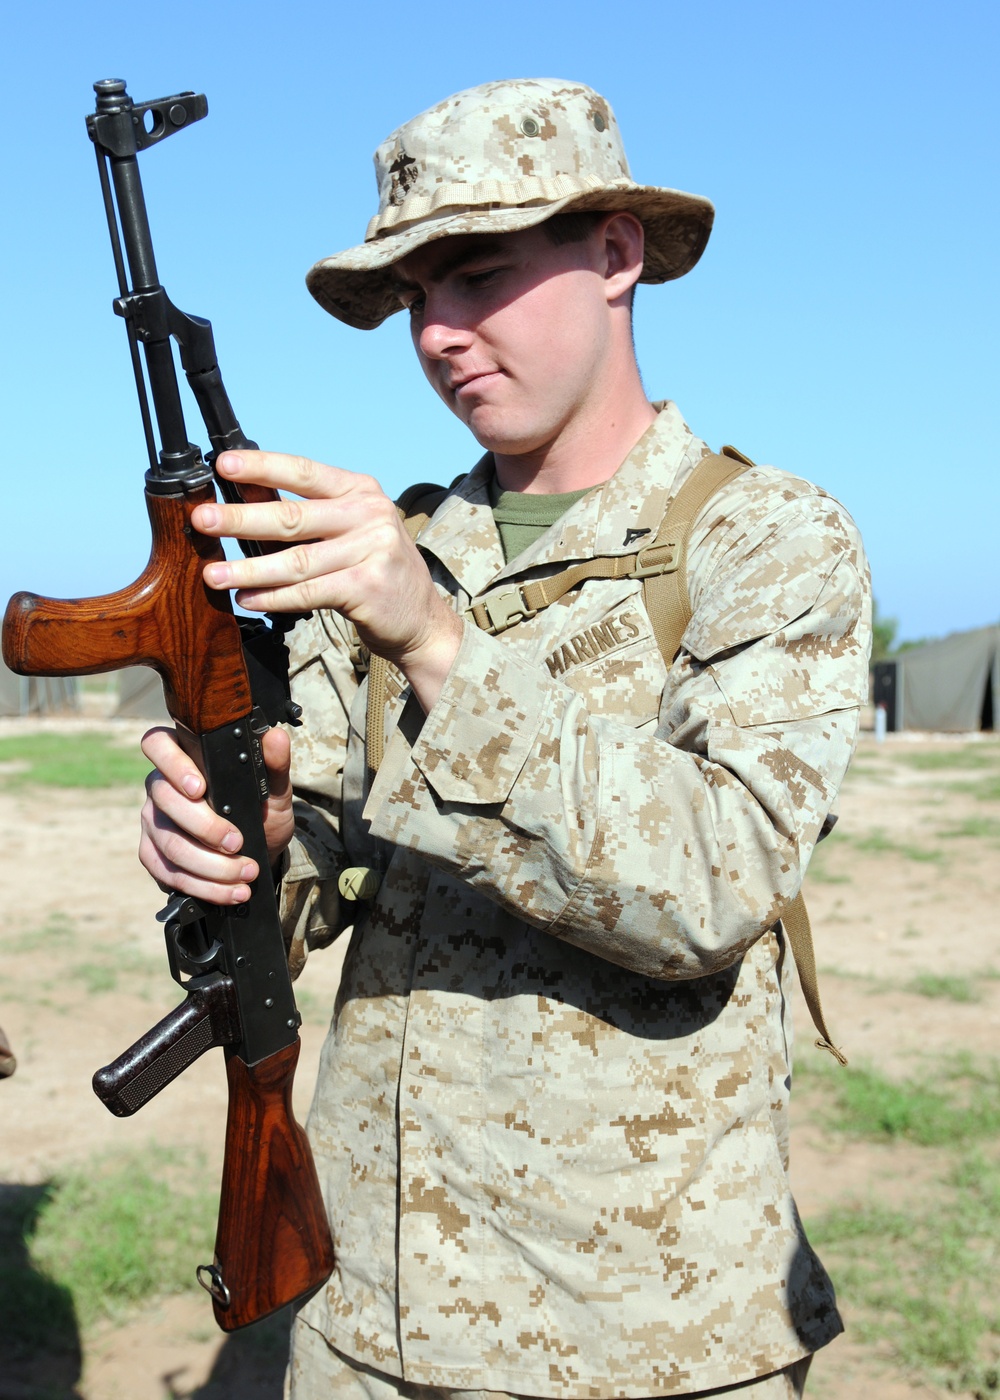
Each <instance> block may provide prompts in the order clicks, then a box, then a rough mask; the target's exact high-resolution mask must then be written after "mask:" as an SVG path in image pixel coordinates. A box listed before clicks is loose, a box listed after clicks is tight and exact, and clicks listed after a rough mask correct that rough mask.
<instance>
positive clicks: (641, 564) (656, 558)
mask: <svg viewBox="0 0 1000 1400" xmlns="http://www.w3.org/2000/svg"><path fill="white" fill-rule="evenodd" d="M685 533H686V532H685V531H684V530H683V528H682V530H681V532H680V536H679V538H677V539H669V540H657V541H656V542H655V543H654V544H648V545H646V547H645V549H640V550H639V553H638V554H637V555H636V556H635V565H634V566H633V568H632V569H631V571H630V572H629V578H656V577H657V575H659V574H672V573H674V572H675V571H676V570H677V569H678V568H679V567H680V562H681V540H682V539H683V537H684V534H685Z"/></svg>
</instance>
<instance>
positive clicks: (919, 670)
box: [875, 626, 1000, 732]
mask: <svg viewBox="0 0 1000 1400" xmlns="http://www.w3.org/2000/svg"><path fill="white" fill-rule="evenodd" d="M998 698H1000V626H993V627H977V628H976V629H975V630H974V631H972V632H953V633H952V634H951V636H949V637H942V638H941V640H940V641H938V642H927V643H926V645H924V646H922V647H914V648H913V650H912V651H904V652H903V653H902V654H901V655H900V656H896V657H893V659H892V660H891V661H880V662H878V664H877V665H876V667H875V703H876V704H877V705H884V706H885V708H886V718H887V727H888V728H889V729H890V730H894V729H930V730H939V731H944V732H949V731H954V732H960V731H963V730H978V729H995V728H996V705H997V700H998Z"/></svg>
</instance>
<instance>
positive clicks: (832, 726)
mask: <svg viewBox="0 0 1000 1400" xmlns="http://www.w3.org/2000/svg"><path fill="white" fill-rule="evenodd" d="M771 475H772V477H777V476H778V474H777V473H772V474H771ZM780 479H781V480H782V481H784V482H789V483H792V484H789V485H787V486H783V487H782V489H780V490H778V491H775V489H774V482H773V480H772V479H771V478H769V477H768V476H767V471H766V469H761V474H760V476H759V478H758V479H755V480H753V481H751V482H749V483H742V484H741V485H740V486H739V488H738V493H737V495H735V496H732V495H731V496H729V497H727V498H724V499H722V500H717V501H713V502H712V503H711V505H710V509H709V511H708V513H707V514H706V515H705V516H703V518H702V519H700V520H699V521H698V522H697V525H696V529H695V531H694V532H693V533H692V538H691V544H690V549H689V557H690V559H691V561H692V564H691V576H690V578H689V593H690V596H691V600H692V605H693V608H694V614H693V616H692V619H691V623H690V625H689V627H688V629H687V631H686V632H685V637H684V643H683V646H682V649H681V651H680V653H679V655H678V658H677V660H676V662H675V664H674V665H673V666H672V667H671V668H670V671H669V675H667V674H666V671H665V672H664V674H665V686H664V690H663V694H662V698H661V703H660V708H659V714H658V716H657V717H656V722H655V724H654V723H650V724H649V725H646V726H642V727H640V728H638V729H636V728H632V727H630V726H628V725H625V724H623V723H621V722H620V721H617V720H614V719H611V718H608V717H607V716H603V715H601V714H600V713H596V712H591V711H590V710H589V709H588V704H587V698H586V696H583V695H580V694H578V693H576V692H575V691H573V690H570V689H569V687H567V686H566V685H564V684H562V683H560V681H559V680H558V679H554V678H553V677H552V676H550V675H549V674H548V672H547V671H545V670H544V669H540V668H538V667H536V666H534V665H531V664H529V663H527V662H525V661H524V660H523V659H521V658H520V657H519V656H518V655H517V653H516V650H515V649H514V648H513V647H512V646H510V645H509V644H508V643H507V641H506V640H505V637H503V636H501V637H489V636H487V635H485V634H483V633H481V632H478V631H477V630H476V629H475V628H474V627H472V626H471V625H469V626H467V630H466V634H465V637H464V639H463V642H462V646H461V649H460V651H459V654H458V657H457V658H456V661H455V664H454V666H453V668H452V671H451V672H450V674H449V677H448V680H447V682H446V684H445V687H444V689H443V690H442V693H441V695H440V697H439V699H438V701H437V703H436V704H435V706H434V707H433V709H432V710H431V711H430V713H429V714H428V715H427V716H426V718H425V719H423V720H422V722H421V720H420V717H419V713H418V712H417V711H416V709H415V707H414V706H412V705H411V707H410V710H409V711H408V713H407V714H404V720H403V722H402V723H401V725H400V729H399V731H398V732H397V734H396V735H395V736H394V737H393V740H392V742H391V743H390V745H389V747H388V750H387V753H386V759H385V761H384V762H383V766H382V769H381V770H380V772H379V774H378V777H377V779H376V782H375V785H374V787H373V789H372V792H371V795H370V798H369V802H368V805H367V807H366V810H365V816H366V817H367V818H368V819H369V820H370V821H371V824H372V830H373V832H374V834H376V835H378V836H380V837H383V838H385V839H387V840H389V841H392V842H395V843H397V844H399V845H403V846H407V847H410V848H412V849H415V850H418V851H419V852H420V853H421V855H422V856H424V857H425V858H426V859H427V860H428V861H430V862H431V863H432V864H434V865H436V866H439V867H440V868H442V869H444V870H446V871H448V872H449V873H451V874H453V875H456V876H458V877H459V878H461V879H464V880H466V881H468V882H469V883H470V884H472V885H474V886H475V887H477V888H478V889H480V890H482V891H483V892H484V893H486V894H487V895H488V896H489V897H490V898H491V899H493V900H495V901H496V902H497V903H499V904H501V905H502V906H504V907H506V908H507V909H509V910H510V911H511V912H512V913H514V914H516V915H517V916H518V917H519V918H522V919H525V920H527V922H529V923H530V924H533V925H535V926H536V927H538V928H540V929H543V930H545V931H546V932H547V933H549V934H551V935H553V936H555V937H557V938H562V939H565V940H567V941H568V942H570V943H573V944H575V945H577V946H578V947H581V948H584V949H586V950H588V951H589V952H592V953H594V954H596V955H598V956H600V957H603V958H606V959H608V960H610V961H611V962H614V963H618V964H620V965H622V966H624V967H627V968H629V969H631V970H633V971H636V972H640V973H642V974H644V975H646V976H649V977H655V978H664V979H669V978H687V977H699V976H703V975H705V974H707V973H712V972H715V971H718V970H720V969H721V968H723V967H725V966H727V965H729V964H730V963H732V962H734V961H735V960H736V959H737V958H739V957H740V956H741V955H742V954H743V953H744V952H745V951H746V949H747V948H748V947H749V946H750V945H751V944H752V943H753V942H754V940H755V939H756V938H758V937H759V936H760V934H761V933H762V932H764V930H766V929H768V928H770V927H772V926H773V925H774V923H775V922H776V920H777V919H778V917H779V915H780V910H781V907H782V905H783V903H784V902H785V901H786V900H788V899H789V898H791V897H792V896H794V895H795V893H796V892H797V891H798V888H799V885H800V883H801V881H802V877H803V875H804V873H805V869H806V866H807V864H808V861H809V857H810V855H811V853H812V850H813V847H814V845H815V842H816V840H817V837H818V835H819V832H820V829H821V827H822V824H823V822H824V820H825V818H826V817H827V815H828V814H829V812H830V809H831V807H832V806H833V804H834V801H835V797H836V793H837V790H838V787H839V785H840V783H841V781H842V779H843V776H844V774H845V772H846V770H847V765H848V762H849V760H850V757H851V755H852V753H853V749H854V746H855V743H856V739H857V731H858V720H859V710H860V704H861V702H862V700H863V699H864V698H865V696H866V693H867V668H868V652H869V648H870V602H869V597H870V593H869V588H868V582H867V567H866V565H865V561H864V556H863V552H862V549H861V544H860V540H859V538H858V535H857V531H856V529H855V527H854V525H853V523H852V522H851V521H850V518H849V517H848V516H847V515H846V513H845V512H844V511H843V510H842V509H841V508H840V507H839V506H837V505H836V503H835V502H833V501H831V500H830V499H829V498H828V497H825V496H823V495H822V493H820V492H818V491H816V490H815V488H811V487H808V486H807V485H806V484H805V483H797V484H796V483H794V479H791V478H780ZM510 635H511V634H510V633H508V634H506V636H507V637H508V638H509V637H510ZM407 720H409V724H408V723H407Z"/></svg>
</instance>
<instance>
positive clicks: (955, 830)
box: [935, 817, 1000, 841]
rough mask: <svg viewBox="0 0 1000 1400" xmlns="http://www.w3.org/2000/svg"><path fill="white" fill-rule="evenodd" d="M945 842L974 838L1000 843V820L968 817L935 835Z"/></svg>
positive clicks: (943, 828)
mask: <svg viewBox="0 0 1000 1400" xmlns="http://www.w3.org/2000/svg"><path fill="white" fill-rule="evenodd" d="M935 835H937V836H939V837H941V838H942V839H943V840H946V841H950V840H952V839H954V838H955V837H963V836H972V837H978V838H980V839H985V840H987V841H1000V820H998V819H997V818H996V817H966V818H965V820H964V821H962V822H958V823H957V824H956V825H955V826H946V827H942V829H941V830H940V831H938V832H936V833H935Z"/></svg>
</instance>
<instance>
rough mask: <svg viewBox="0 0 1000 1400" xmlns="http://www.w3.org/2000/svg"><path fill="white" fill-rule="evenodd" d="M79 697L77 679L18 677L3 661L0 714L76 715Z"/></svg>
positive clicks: (0, 675) (70, 677)
mask: <svg viewBox="0 0 1000 1400" xmlns="http://www.w3.org/2000/svg"><path fill="white" fill-rule="evenodd" d="M79 697H80V687H79V682H78V681H77V679H76V677H75V676H67V677H61V676H18V675H16V674H15V673H14V672H13V671H8V669H7V667H6V666H5V665H4V664H3V662H2V661H0V715H3V716H10V715H52V714H65V713H66V712H67V710H68V711H71V712H73V713H75V712H76V711H77V710H78V709H79V708H80V698H79Z"/></svg>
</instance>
